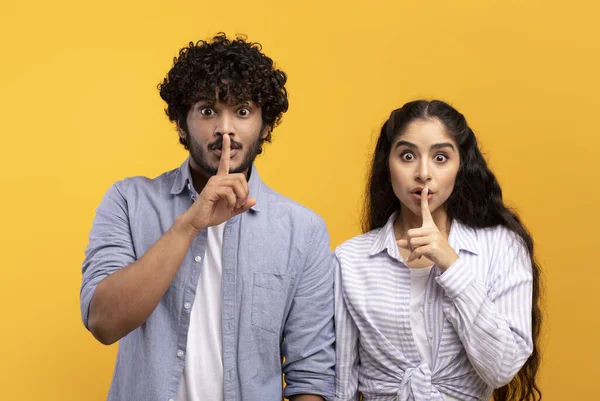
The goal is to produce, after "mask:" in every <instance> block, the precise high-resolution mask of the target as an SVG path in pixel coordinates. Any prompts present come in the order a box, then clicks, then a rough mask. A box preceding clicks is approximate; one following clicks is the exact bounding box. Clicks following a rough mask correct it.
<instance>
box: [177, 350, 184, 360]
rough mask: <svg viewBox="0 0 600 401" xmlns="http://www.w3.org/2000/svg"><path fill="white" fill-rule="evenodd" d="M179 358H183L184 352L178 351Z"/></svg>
mask: <svg viewBox="0 0 600 401" xmlns="http://www.w3.org/2000/svg"><path fill="white" fill-rule="evenodd" d="M177 356H178V357H180V358H181V357H182V356H183V351H182V350H179V351H177Z"/></svg>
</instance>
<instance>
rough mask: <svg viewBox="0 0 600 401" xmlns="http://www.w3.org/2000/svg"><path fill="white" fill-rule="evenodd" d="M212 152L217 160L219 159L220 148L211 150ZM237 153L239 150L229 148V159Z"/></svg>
mask: <svg viewBox="0 0 600 401" xmlns="http://www.w3.org/2000/svg"><path fill="white" fill-rule="evenodd" d="M212 152H213V153H214V154H215V155H216V156H217V157H219V158H220V157H221V153H222V151H221V148H215V149H213V150H212ZM238 152H239V149H234V148H231V149H230V153H229V157H230V158H231V157H233V156H235V155H236V154H237V153H238Z"/></svg>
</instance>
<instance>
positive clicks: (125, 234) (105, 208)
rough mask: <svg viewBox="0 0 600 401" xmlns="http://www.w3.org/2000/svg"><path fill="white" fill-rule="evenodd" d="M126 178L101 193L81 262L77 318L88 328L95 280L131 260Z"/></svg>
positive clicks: (98, 281) (132, 256)
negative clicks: (125, 188)
mask: <svg viewBox="0 0 600 401" xmlns="http://www.w3.org/2000/svg"><path fill="white" fill-rule="evenodd" d="M126 184H127V182H126V181H120V182H117V183H115V184H113V185H112V186H111V187H110V188H109V190H108V191H107V192H106V194H105V195H104V198H103V199H102V202H101V203H100V206H99V207H98V209H97V210H96V216H95V218H94V222H93V224H92V229H91V232H90V236H89V243H88V246H87V248H86V250H85V259H84V261H83V265H82V283H81V292H80V306H81V317H82V319H83V324H84V325H85V327H86V328H88V329H89V327H88V317H89V307H90V303H91V302H92V297H93V296H94V292H95V290H96V287H97V286H98V283H100V281H102V280H103V279H104V278H105V277H107V276H109V275H110V274H112V273H114V272H116V271H117V270H119V269H121V268H122V267H124V266H127V265H129V264H131V263H133V262H134V261H135V252H134V248H133V243H132V239H131V230H130V225H129V215H128V209H127V201H126V199H125V197H124V196H123V187H124V186H125V185H126Z"/></svg>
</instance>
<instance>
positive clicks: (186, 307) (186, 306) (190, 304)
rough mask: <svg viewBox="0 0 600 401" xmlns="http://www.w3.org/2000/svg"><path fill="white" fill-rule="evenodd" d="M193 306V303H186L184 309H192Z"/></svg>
mask: <svg viewBox="0 0 600 401" xmlns="http://www.w3.org/2000/svg"><path fill="white" fill-rule="evenodd" d="M191 306H192V303H191V302H186V303H184V304H183V307H184V308H185V309H190V307H191Z"/></svg>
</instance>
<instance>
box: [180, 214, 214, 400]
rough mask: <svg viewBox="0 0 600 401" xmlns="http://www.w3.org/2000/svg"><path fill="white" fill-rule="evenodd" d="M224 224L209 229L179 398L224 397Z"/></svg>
mask: <svg viewBox="0 0 600 401" xmlns="http://www.w3.org/2000/svg"><path fill="white" fill-rule="evenodd" d="M224 228H225V223H222V224H220V225H218V226H213V227H209V228H208V239H207V244H206V253H205V254H204V260H203V261H202V272H201V273H200V278H199V279H198V288H197V290H196V297H195V298H194V305H193V306H192V310H191V315H190V327H189V329H188V338H187V352H186V357H185V367H184V369H183V376H182V378H181V381H180V383H179V389H178V390H177V396H176V398H175V399H176V400H177V401H222V400H223V357H222V355H223V352H222V349H223V343H222V331H221V310H222V305H221V302H222V292H223V291H222V287H221V271H222V260H223V259H222V255H223V231H224Z"/></svg>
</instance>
